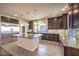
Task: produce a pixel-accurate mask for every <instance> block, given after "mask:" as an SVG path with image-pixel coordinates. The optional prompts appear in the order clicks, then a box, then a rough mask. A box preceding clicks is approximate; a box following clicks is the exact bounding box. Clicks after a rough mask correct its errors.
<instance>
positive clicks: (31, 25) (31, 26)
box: [28, 21, 33, 29]
mask: <svg viewBox="0 0 79 59" xmlns="http://www.w3.org/2000/svg"><path fill="white" fill-rule="evenodd" d="M28 23H29V26H28V27H29V29H33V21H29V22H28Z"/></svg>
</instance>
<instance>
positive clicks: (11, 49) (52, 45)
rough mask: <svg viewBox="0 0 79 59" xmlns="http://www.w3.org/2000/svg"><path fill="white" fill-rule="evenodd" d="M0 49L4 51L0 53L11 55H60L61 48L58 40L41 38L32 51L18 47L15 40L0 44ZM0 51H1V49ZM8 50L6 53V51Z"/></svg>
mask: <svg viewBox="0 0 79 59" xmlns="http://www.w3.org/2000/svg"><path fill="white" fill-rule="evenodd" d="M2 49H3V50H4V51H6V53H3V54H1V55H3V56H4V55H13V56H62V55H63V53H62V49H61V47H60V44H59V43H58V42H53V41H52V42H51V41H45V40H41V42H40V46H39V48H38V49H37V50H35V51H34V52H31V51H28V50H26V49H23V48H21V47H18V46H17V45H16V41H15V42H11V43H8V44H5V45H2ZM1 52H3V51H2V50H1ZM7 52H8V53H7Z"/></svg>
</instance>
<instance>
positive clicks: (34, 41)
mask: <svg viewBox="0 0 79 59" xmlns="http://www.w3.org/2000/svg"><path fill="white" fill-rule="evenodd" d="M40 38H41V34H27V36H26V37H18V39H17V46H19V47H22V48H24V49H27V50H29V51H32V52H33V51H34V50H36V49H37V48H38V47H39V41H40Z"/></svg>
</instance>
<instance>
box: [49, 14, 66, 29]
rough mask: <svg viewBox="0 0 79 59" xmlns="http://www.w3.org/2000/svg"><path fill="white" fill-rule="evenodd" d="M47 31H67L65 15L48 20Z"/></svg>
mask: <svg viewBox="0 0 79 59" xmlns="http://www.w3.org/2000/svg"><path fill="white" fill-rule="evenodd" d="M48 29H67V14H63V16H60V17H54V18H48Z"/></svg>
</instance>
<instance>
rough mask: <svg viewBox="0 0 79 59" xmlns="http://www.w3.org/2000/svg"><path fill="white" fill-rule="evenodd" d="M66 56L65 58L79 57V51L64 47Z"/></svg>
mask: <svg viewBox="0 0 79 59" xmlns="http://www.w3.org/2000/svg"><path fill="white" fill-rule="evenodd" d="M64 55H65V56H79V49H77V48H73V47H67V46H64Z"/></svg>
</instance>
